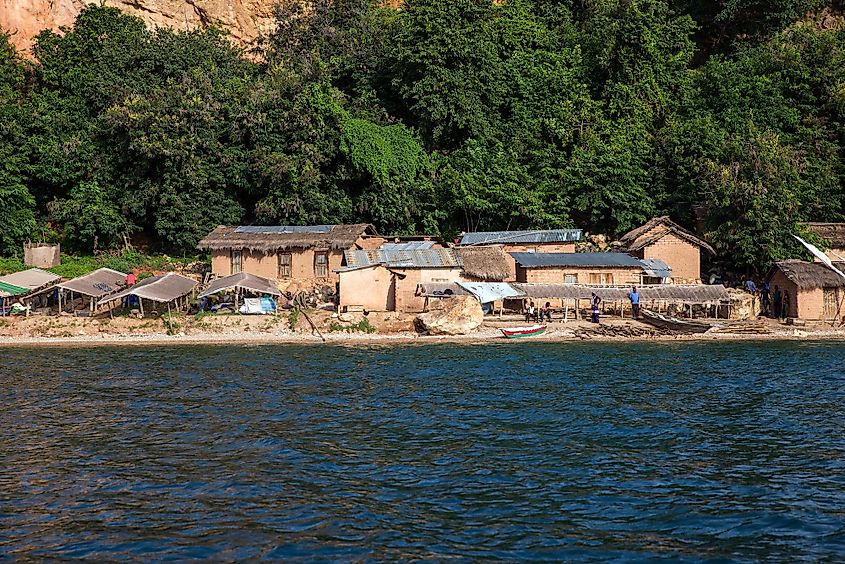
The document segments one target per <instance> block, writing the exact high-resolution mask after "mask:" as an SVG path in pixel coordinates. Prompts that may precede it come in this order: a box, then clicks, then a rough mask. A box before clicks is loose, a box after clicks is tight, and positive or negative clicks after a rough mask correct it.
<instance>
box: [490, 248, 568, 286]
mask: <svg viewBox="0 0 845 564" xmlns="http://www.w3.org/2000/svg"><path fill="white" fill-rule="evenodd" d="M502 247H503V249H504V251H505V258H506V259H507V261H508V268H509V269H510V276H509V277H508V278H507V279H506V280H505V282H515V281H516V261H515V260H513V257H512V256H510V255H509V254H508V253H528V252H532V251H533V252H535V253H574V252H575V243H574V242H566V243H537V244H535V245H507V244H506V245H502Z"/></svg>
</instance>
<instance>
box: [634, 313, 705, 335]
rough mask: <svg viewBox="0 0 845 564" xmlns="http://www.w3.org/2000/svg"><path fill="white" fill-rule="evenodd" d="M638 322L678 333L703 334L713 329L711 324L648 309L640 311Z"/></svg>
mask: <svg viewBox="0 0 845 564" xmlns="http://www.w3.org/2000/svg"><path fill="white" fill-rule="evenodd" d="M640 320H642V321H644V322H646V323H648V324H649V325H654V326H655V327H658V328H660V329H668V330H670V331H676V332H679V333H705V332H706V331H708V330H709V329H711V328H712V327H713V325H712V324H710V323H707V322H704V321H695V320H690V319H678V318H677V317H672V316H671V315H664V314H662V313H657V312H656V311H651V310H648V309H641V310H640Z"/></svg>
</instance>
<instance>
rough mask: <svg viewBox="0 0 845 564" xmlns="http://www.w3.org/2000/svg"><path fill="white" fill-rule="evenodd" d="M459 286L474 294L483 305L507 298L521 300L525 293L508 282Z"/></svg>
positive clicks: (461, 283) (461, 284)
mask: <svg viewBox="0 0 845 564" xmlns="http://www.w3.org/2000/svg"><path fill="white" fill-rule="evenodd" d="M458 286H460V287H461V288H463V289H464V290H466V291H467V292H469V293H470V294H472V295H473V296H475V297H476V299H477V300H478V301H479V302H481V303H483V304H486V303H489V302H495V301H497V300H504V299H507V298H519V297H521V296H524V295H525V293H524V292H522V291H520V290H517V289H515V288H514V287H513V286H511V285H510V284H508V283H506V282H458Z"/></svg>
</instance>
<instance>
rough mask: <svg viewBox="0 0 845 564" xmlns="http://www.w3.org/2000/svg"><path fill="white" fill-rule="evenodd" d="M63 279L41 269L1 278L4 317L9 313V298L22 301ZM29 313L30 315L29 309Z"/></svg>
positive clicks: (1, 305)
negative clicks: (7, 306) (7, 307)
mask: <svg viewBox="0 0 845 564" xmlns="http://www.w3.org/2000/svg"><path fill="white" fill-rule="evenodd" d="M61 279H62V277H61V276H59V275H57V274H53V273H52V272H48V271H46V270H41V269H40V268H30V269H29V270H23V271H21V272H14V273H12V274H7V275H5V276H0V311H2V312H3V314H4V315H5V314H6V313H7V309H6V304H7V302H8V300H9V298H18V299H21V300H22V299H24V298H25V297H27V296H32V295H33V294H35V293H37V292H39V291H42V290H44V289H46V288H49V287H50V286H52V285H53V284H54V283H56V282H58V281H59V280H61ZM27 313H29V310H28V309H27Z"/></svg>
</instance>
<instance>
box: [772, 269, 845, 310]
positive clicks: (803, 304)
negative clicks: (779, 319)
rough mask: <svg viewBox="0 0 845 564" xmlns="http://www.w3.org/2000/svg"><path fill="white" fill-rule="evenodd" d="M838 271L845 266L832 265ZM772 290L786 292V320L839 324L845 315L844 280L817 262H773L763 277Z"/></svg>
mask: <svg viewBox="0 0 845 564" xmlns="http://www.w3.org/2000/svg"><path fill="white" fill-rule="evenodd" d="M834 266H836V267H837V268H838V269H839V270H843V269H845V263H841V262H840V263H834ZM766 279H767V280H768V281H769V285H770V287H771V291H772V292H774V290H775V287H776V286H777V288H778V289H779V290H780V291H781V292H789V307H788V310H787V317H796V318H798V319H806V320H826V321H838V320H840V319H842V316H843V314H845V304H843V300H845V279H843V278H842V277H841V276H839V275H838V274H837V273H836V272H834V271H833V270H831V269H830V268H828V267H827V266H825V265H824V264H822V263H820V262H805V261H802V260H784V261H780V262H776V263H775V265H774V266H773V267H772V268H771V269H770V270H769V273H768V274H767V276H766Z"/></svg>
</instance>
